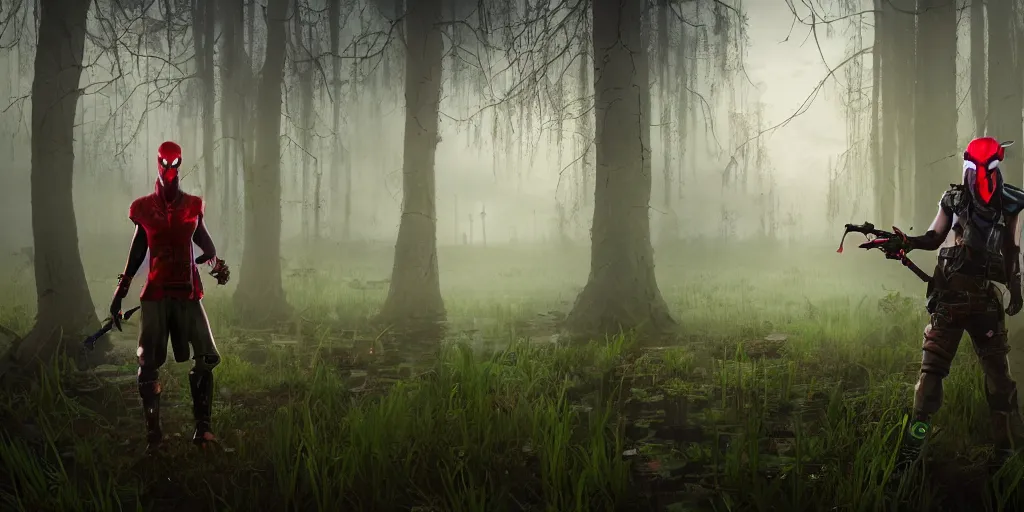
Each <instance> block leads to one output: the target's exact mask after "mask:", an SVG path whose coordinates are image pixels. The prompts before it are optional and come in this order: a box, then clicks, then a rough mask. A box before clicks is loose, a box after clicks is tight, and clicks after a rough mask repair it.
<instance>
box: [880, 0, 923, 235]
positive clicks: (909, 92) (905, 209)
mask: <svg viewBox="0 0 1024 512" xmlns="http://www.w3.org/2000/svg"><path fill="white" fill-rule="evenodd" d="M884 4H885V5H887V6H890V7H891V8H892V11H893V14H892V16H891V19H892V20H893V23H892V37H893V39H892V42H893V43H892V53H893V57H894V63H893V66H894V67H897V71H896V72H894V73H893V75H894V80H896V82H897V83H896V84H895V85H894V90H895V95H894V96H893V98H895V99H894V100H893V102H892V103H893V105H892V108H893V109H894V110H895V113H896V141H897V146H896V147H897V150H896V163H897V168H896V172H897V194H898V195H897V204H896V207H897V213H896V218H897V220H899V225H902V226H911V225H912V224H913V222H912V219H913V217H914V215H913V211H914V209H913V208H914V162H915V160H916V158H915V154H914V150H915V142H914V128H915V123H914V100H912V99H909V98H913V97H914V76H915V65H916V62H917V55H916V52H915V49H914V44H915V38H916V33H915V32H916V16H915V15H914V14H913V13H914V9H915V8H916V5H915V3H914V0H891V1H889V0H886V1H885V2H884ZM927 202H929V203H934V202H933V201H927Z"/></svg>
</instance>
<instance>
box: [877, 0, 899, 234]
mask: <svg viewBox="0 0 1024 512" xmlns="http://www.w3.org/2000/svg"><path fill="white" fill-rule="evenodd" d="M886 5H888V3H887V2H885V1H884V0H874V7H875V36H874V43H873V46H872V50H871V57H872V59H871V60H872V62H871V69H872V77H871V166H872V171H873V174H874V178H875V179H874V181H875V201H876V203H875V215H876V216H877V217H876V219H877V220H876V221H875V222H878V223H880V224H881V225H883V226H887V225H894V224H895V223H896V162H895V161H894V158H893V157H894V156H895V152H894V151H893V150H894V149H895V148H894V147H893V145H894V143H895V139H896V133H895V132H896V130H895V128H896V126H895V120H896V119H895V116H894V115H892V114H895V111H894V109H891V108H890V110H889V111H888V112H890V113H891V114H890V115H886V112H887V111H886V110H885V109H886V108H889V107H890V106H889V105H888V104H884V105H883V104H882V102H889V101H893V102H894V101H895V98H894V97H893V90H892V86H893V85H895V79H896V78H897V77H896V76H894V72H895V71H896V70H895V68H894V67H893V62H892V61H893V52H892V50H891V45H892V43H891V39H892V37H891V34H890V33H889V28H888V26H887V22H889V21H890V19H891V17H892V14H893V12H892V7H891V6H889V7H888V10H886V8H885V6H886Z"/></svg>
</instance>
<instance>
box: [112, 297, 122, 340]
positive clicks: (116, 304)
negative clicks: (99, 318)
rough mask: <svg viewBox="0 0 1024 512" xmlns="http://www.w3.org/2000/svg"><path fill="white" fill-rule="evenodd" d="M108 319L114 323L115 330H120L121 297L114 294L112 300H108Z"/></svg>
mask: <svg viewBox="0 0 1024 512" xmlns="http://www.w3.org/2000/svg"><path fill="white" fill-rule="evenodd" d="M110 319H111V320H112V321H113V322H114V327H116V328H117V330H119V331H120V330H121V296H119V295H117V294H116V293H115V294H114V298H112V299H110Z"/></svg>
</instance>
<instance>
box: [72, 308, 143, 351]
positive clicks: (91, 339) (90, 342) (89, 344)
mask: <svg viewBox="0 0 1024 512" xmlns="http://www.w3.org/2000/svg"><path fill="white" fill-rule="evenodd" d="M140 308H141V306H135V307H134V308H131V309H129V310H128V311H125V312H124V314H123V315H121V321H122V322H127V321H128V319H129V318H131V317H132V315H134V314H135V312H136V311H138V310H139V309H140ZM113 328H114V319H113V318H111V319H108V320H107V321H106V322H105V323H104V324H103V327H100V330H98V331H96V332H94V333H92V334H91V335H90V336H88V337H87V338H85V341H84V342H83V343H84V344H85V347H86V348H88V349H89V350H92V348H93V346H94V345H95V344H96V342H97V341H99V339H100V338H102V337H103V335H105V334H107V333H108V332H110V330H111V329H113Z"/></svg>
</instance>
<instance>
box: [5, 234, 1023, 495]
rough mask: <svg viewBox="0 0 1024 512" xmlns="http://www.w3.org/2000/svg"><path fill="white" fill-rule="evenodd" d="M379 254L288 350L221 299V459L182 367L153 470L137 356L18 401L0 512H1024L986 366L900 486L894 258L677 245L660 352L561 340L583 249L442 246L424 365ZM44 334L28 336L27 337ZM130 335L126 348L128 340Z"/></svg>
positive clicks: (911, 360)
mask: <svg viewBox="0 0 1024 512" xmlns="http://www.w3.org/2000/svg"><path fill="white" fill-rule="evenodd" d="M452 250H454V249H452ZM459 250H460V251H466V252H477V251H479V250H478V249H459ZM515 251H520V253H515ZM531 251H534V252H531ZM363 252H364V253H366V254H364V256H365V258H366V259H365V260H360V261H359V262H356V263H353V264H352V265H351V268H350V269H349V270H348V271H347V272H346V271H341V270H338V269H332V268H329V267H324V268H322V269H319V270H317V271H316V272H315V274H316V275H317V276H318V277H316V278H312V277H311V275H312V274H311V273H310V272H305V271H303V272H300V271H298V270H295V271H294V272H291V273H290V274H289V275H291V276H292V277H290V278H289V280H288V283H287V285H288V288H289V300H290V301H291V302H292V304H293V305H294V306H295V307H296V317H295V318H294V319H293V321H292V322H291V323H290V324H289V325H286V326H282V327H281V329H279V330H278V331H277V332H271V333H268V332H262V331H252V330H247V329H246V328H245V326H244V325H240V324H239V323H238V322H237V320H236V319H235V318H234V317H233V315H232V314H231V311H230V304H228V303H227V302H226V301H225V300H223V299H219V297H218V295H219V294H217V293H211V294H210V298H209V299H208V300H207V301H206V302H207V308H208V311H209V314H210V317H211V322H212V323H213V324H214V329H215V333H216V334H217V335H218V343H219V346H220V347H221V351H222V354H223V362H222V363H221V365H220V367H218V369H217V370H216V378H217V381H216V386H217V397H216V401H215V418H214V419H215V428H216V430H217V432H218V434H219V435H220V438H221V446H220V449H218V450H214V451H210V452H197V451H195V450H194V449H193V448H192V447H191V446H190V445H189V443H188V442H187V438H188V436H189V435H190V424H189V423H190V418H189V413H188V411H189V405H190V398H189V395H188V386H187V377H186V374H187V371H188V368H187V366H186V365H173V364H168V365H167V366H165V368H164V372H163V376H162V381H163V384H164V397H165V398H164V403H165V404H164V426H165V431H166V433H167V434H168V435H169V436H170V439H169V443H168V447H167V450H166V451H165V452H164V453H162V454H161V455H160V456H157V457H144V456H142V448H143V444H144V441H143V432H142V422H141V417H140V416H141V414H139V411H138V407H139V405H138V397H137V392H136V389H135V383H134V371H135V370H134V367H133V364H132V362H131V359H130V357H126V358H125V359H124V361H123V364H122V365H120V366H113V367H106V368H103V369H102V370H97V371H96V372H89V373H81V372H76V371H74V370H73V369H71V368H70V367H68V366H67V365H65V364H58V365H56V366H54V367H53V368H51V369H50V371H49V372H46V373H45V374H44V375H43V377H42V378H41V380H40V381H38V382H37V383H36V385H35V386H34V387H33V388H32V389H29V390H20V391H18V392H16V393H14V392H12V393H7V394H5V395H3V399H2V401H0V414H2V416H0V419H2V421H3V425H4V426H5V432H4V434H3V435H2V436H0V507H3V508H4V509H12V510H27V511H33V512H35V511H46V510H103V511H106V510H112V511H113V510H147V511H162V510H178V509H183V508H187V509H188V510H218V511H222V510H238V511H242V510H282V511H284V510H295V511H299V510H302V511H305V510H423V511H426V510H438V511H503V510H510V511H511V510H538V511H545V512H546V511H590V510H665V511H668V510H764V511H769V510H773V511H774V510H778V511H804V510H806V511H820V510H844V511H847V510H848V511H866V510H915V511H917V510H964V509H965V508H964V507H969V509H971V510H979V511H980V510H992V511H1001V510H1019V509H1021V507H1022V506H1024V502H1022V501H1021V497H1020V496H1019V494H1017V493H1016V492H1015V490H1016V489H1017V488H1018V487H1019V486H1020V483H1021V479H1022V475H1024V466H1022V464H1021V463H1020V461H1012V462H1011V464H1009V465H1008V466H1007V467H1005V468H1004V469H1003V470H1002V471H1001V472H1000V473H999V474H997V475H995V476H994V477H991V478H990V477H989V475H988V474H987V472H986V470H985V467H984V461H985V458H986V456H987V455H988V451H989V449H990V448H989V446H988V436H987V432H988V413H987V408H986V405H985V400H984V396H983V391H982V390H983V386H982V383H981V378H980V371H979V368H978V365H977V363H976V362H975V358H974V357H973V356H972V354H961V356H960V357H958V358H957V361H956V363H955V365H954V369H953V373H952V375H950V377H949V378H948V379H947V380H946V393H945V396H946V400H945V404H944V407H943V409H942V410H941V412H940V413H939V414H938V415H937V416H936V418H935V420H934V423H935V425H936V426H937V429H936V435H935V436H934V438H933V439H932V441H931V442H930V443H929V444H928V446H927V449H926V458H927V460H926V464H925V466H924V469H923V471H919V472H915V473H913V474H910V475H908V476H907V477H905V478H904V479H902V480H897V481H893V480H892V478H891V475H892V471H893V465H894V462H895V456H896V448H897V446H898V443H899V440H900V437H901V436H902V432H903V430H904V427H905V423H904V422H905V419H906V418H905V414H906V412H907V410H908V408H909V406H910V404H911V400H912V387H913V383H914V381H915V380H916V376H917V362H918V361H919V359H920V337H921V331H922V329H923V327H924V325H925V323H926V322H927V318H926V316H925V314H924V312H923V298H922V297H919V296H918V295H919V292H920V290H917V288H916V284H915V283H913V282H912V281H911V280H910V279H909V278H907V276H904V275H903V274H901V273H900V272H901V271H903V269H900V268H898V266H895V267H891V266H872V264H870V263H869V262H865V261H861V260H857V259H851V260H850V266H851V267H854V270H853V272H854V274H856V272H857V271H858V270H859V271H860V272H861V275H864V274H868V275H876V276H878V281H879V282H884V283H887V285H886V286H885V287H882V286H877V285H874V284H872V283H870V282H869V280H866V279H863V278H856V279H855V278H852V277H850V278H847V277H843V274H840V273H838V272H835V270H834V269H830V268H829V267H828V266H826V265H822V264H821V263H820V262H817V260H813V259H810V261H804V260H803V259H800V258H794V257H792V255H791V254H790V253H788V252H782V253H773V252H770V251H766V252H764V253H762V254H761V255H760V256H761V257H762V258H761V260H759V262H760V265H759V266H758V268H756V269H753V268H749V266H743V265H741V264H740V263H742V259H741V258H739V257H734V256H729V255H725V256H721V257H717V258H716V259H715V261H714V263H700V262H701V261H703V260H702V259H701V255H700V254H699V253H680V255H679V257H678V258H668V262H667V263H665V264H661V263H660V262H659V267H658V268H659V280H660V282H661V285H662V290H663V293H664V295H665V297H666V300H667V302H668V303H669V304H670V306H671V307H672V309H673V313H674V314H675V315H676V317H677V318H678V319H679V320H680V321H681V324H682V325H683V326H684V332H683V334H682V335H681V336H680V338H679V339H678V340H677V341H676V342H675V343H672V344H669V345H668V346H659V347H653V346H650V343H648V342H647V341H646V340H643V339H636V338H635V337H633V336H630V335H628V334H625V335H620V336H613V337H609V338H608V339H605V340H598V341H595V342H593V343H590V344H587V345H577V346H566V345H562V344H560V343H558V342H557V341H558V338H557V336H555V335H556V334H557V330H556V329H555V328H554V326H555V323H556V322H557V319H558V318H560V315H562V314H564V312H565V311H567V309H568V307H569V306H570V305H571V300H572V298H573V297H574V295H575V291H576V290H578V288H579V285H580V284H582V280H583V279H584V278H585V275H577V274H582V272H576V270H578V267H579V265H578V264H577V263H576V262H578V261H579V256H580V255H578V254H574V253H572V252H571V251H562V252H559V253H558V254H552V253H546V252H536V250H533V249H531V250H526V249H516V250H511V249H510V250H509V252H510V253H511V254H503V253H502V252H500V251H498V250H496V249H494V250H489V251H487V253H486V254H485V255H484V256H486V257H487V258H481V257H480V256H481V255H480V254H467V253H465V252H462V253H457V254H455V253H453V254H448V255H445V254H442V256H445V257H443V258H442V259H441V261H442V262H445V261H453V262H457V263H458V264H459V269H458V271H457V272H456V271H455V270H452V269H445V268H442V273H443V274H444V275H451V276H453V277H452V278H451V279H448V280H446V281H445V283H446V284H445V289H444V293H445V295H446V306H447V309H448V310H449V316H450V320H449V325H448V332H447V339H445V340H443V341H441V342H439V343H438V344H437V345H436V348H438V349H439V350H437V351H436V352H437V353H436V354H434V355H431V356H430V357H425V358H424V357H414V354H411V353H409V352H408V351H404V350H403V348H405V347H406V346H405V345H403V344H402V342H401V341H394V340H391V339H389V338H386V337H382V336H381V333H380V332H379V331H374V330H372V328H371V326H370V325H369V324H367V323H366V322H365V318H366V317H368V316H371V315H372V314H373V312H374V311H375V310H376V308H378V307H379V305H380V303H381V301H382V300H383V296H384V294H385V293H386V286H384V285H381V284H380V282H381V280H380V279H379V276H381V275H386V272H387V268H388V260H387V258H383V257H379V256H375V255H374V254H372V253H373V251H372V250H370V249H364V250H363ZM442 252H444V251H442ZM663 254H664V251H663V252H661V253H659V255H663ZM661 257H662V258H664V257H665V256H661ZM488 259H490V261H489V262H487V263H481V262H484V261H488ZM676 261H687V262H688V263H687V264H686V265H685V266H683V264H681V263H678V264H677V263H675V262H676ZM474 262H475V263H474ZM695 262H697V263H695ZM698 263H699V264H698ZM474 265H475V266H474ZM766 269H770V270H766ZM293 270H294V269H293ZM299 270H301V269H299ZM523 276H531V277H530V278H529V279H525V278H524V277H523ZM910 277H912V276H910ZM479 282H489V283H491V286H492V289H491V290H481V289H479V288H478V287H476V283H479ZM18 286H22V284H19V285H18ZM108 288H109V287H108ZM23 291H24V290H22V292H23ZM9 295H10V296H19V294H18V293H12V294H9ZM225 295H226V294H225ZM99 296H100V297H102V295H99ZM97 300H98V301H99V299H97ZM18 308H21V309H18ZM19 311H21V312H24V313H26V314H27V310H26V309H25V307H24V306H23V305H18V304H14V303H11V304H3V303H0V318H18V315H19V314H21V313H19ZM29 323H30V322H29V321H28V320H26V319H22V320H17V321H15V322H13V323H12V325H13V326H15V327H13V328H15V329H17V330H19V332H23V331H24V330H27V328H28V327H29ZM1011 332H1014V326H1013V324H1012V323H1011ZM1011 342H1012V343H1015V342H1016V338H1012V340H1011ZM119 343H121V344H122V347H123V348H124V349H125V351H126V354H128V355H129V356H130V354H131V351H132V350H131V340H130V337H129V338H128V340H127V341H121V342H119ZM382 346H383V348H385V349H387V350H385V351H384V353H381V352H380V351H379V350H378V349H379V348H381V347H382ZM368 348H373V349H374V354H372V355H371V354H369V350H368ZM396 353H397V354H398V355H400V356H405V357H398V358H395V357H393V356H394V355H395V354H396Z"/></svg>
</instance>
